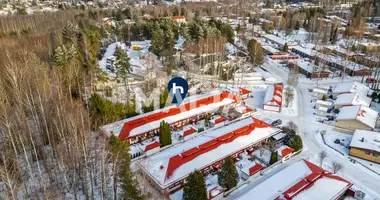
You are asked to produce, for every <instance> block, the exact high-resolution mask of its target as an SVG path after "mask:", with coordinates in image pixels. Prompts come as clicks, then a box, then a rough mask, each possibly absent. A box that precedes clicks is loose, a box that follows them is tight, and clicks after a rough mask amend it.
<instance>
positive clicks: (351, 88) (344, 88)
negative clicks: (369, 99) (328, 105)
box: [332, 82, 369, 99]
mask: <svg viewBox="0 0 380 200" xmlns="http://www.w3.org/2000/svg"><path fill="white" fill-rule="evenodd" d="M368 92H369V87H367V86H365V85H363V84H361V83H358V82H344V83H339V84H338V86H336V87H335V88H334V90H333V91H332V95H333V98H334V99H336V98H337V97H338V95H340V94H345V93H358V94H359V95H362V96H367V94H368Z"/></svg>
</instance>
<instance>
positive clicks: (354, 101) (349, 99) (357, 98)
mask: <svg viewBox="0 0 380 200" xmlns="http://www.w3.org/2000/svg"><path fill="white" fill-rule="evenodd" d="M371 101H372V99H371V98H369V97H367V96H364V95H363V94H360V93H345V94H340V95H339V96H338V98H337V99H336V101H335V103H334V105H342V106H344V105H348V106H356V105H363V106H367V107H368V106H369V105H370V104H371Z"/></svg>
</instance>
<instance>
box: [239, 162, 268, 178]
mask: <svg viewBox="0 0 380 200" xmlns="http://www.w3.org/2000/svg"><path fill="white" fill-rule="evenodd" d="M263 168H264V166H262V165H261V164H260V163H258V162H252V163H250V164H249V165H247V166H245V167H243V168H242V169H240V170H241V171H242V172H243V173H245V174H247V175H248V176H252V175H253V174H256V173H257V172H259V171H260V170H261V169H263Z"/></svg>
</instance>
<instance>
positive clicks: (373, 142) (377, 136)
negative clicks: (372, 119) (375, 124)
mask: <svg viewBox="0 0 380 200" xmlns="http://www.w3.org/2000/svg"><path fill="white" fill-rule="evenodd" d="M350 155H351V156H355V157H358V158H361V159H364V160H369V161H372V162H375V163H379V164H380V133H379V132H373V131H366V130H356V131H355V133H354V135H353V136H352V140H351V143H350Z"/></svg>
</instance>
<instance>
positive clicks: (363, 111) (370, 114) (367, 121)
mask: <svg viewBox="0 0 380 200" xmlns="http://www.w3.org/2000/svg"><path fill="white" fill-rule="evenodd" d="M377 116H378V113H377V112H376V111H374V110H372V109H371V108H368V107H366V106H360V105H358V106H345V107H343V108H342V109H341V110H340V112H339V114H338V116H337V118H336V121H337V122H336V126H337V127H340V128H343V129H348V130H351V131H352V132H353V131H355V130H356V129H362V130H368V131H371V130H372V129H373V128H375V125H376V122H377Z"/></svg>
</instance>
